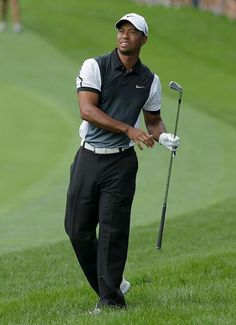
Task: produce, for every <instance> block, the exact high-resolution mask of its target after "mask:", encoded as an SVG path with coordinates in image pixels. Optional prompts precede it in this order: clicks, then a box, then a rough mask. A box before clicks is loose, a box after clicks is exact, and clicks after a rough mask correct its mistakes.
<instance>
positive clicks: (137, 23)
mask: <svg viewBox="0 0 236 325" xmlns="http://www.w3.org/2000/svg"><path fill="white" fill-rule="evenodd" d="M122 21H129V22H130V23H131V24H132V25H134V27H135V28H137V29H138V30H140V31H141V32H143V33H144V34H145V35H146V36H147V35H148V25H147V23H146V20H145V19H144V18H143V17H142V16H140V15H137V14H135V13H131V14H126V15H124V16H123V17H122V18H120V19H119V20H118V21H117V22H116V24H115V27H116V28H118V27H119V25H120V23H121V22H122Z"/></svg>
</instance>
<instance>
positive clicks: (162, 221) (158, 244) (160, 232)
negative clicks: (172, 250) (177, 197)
mask: <svg viewBox="0 0 236 325" xmlns="http://www.w3.org/2000/svg"><path fill="white" fill-rule="evenodd" d="M165 217H166V204H163V207H162V212H161V223H160V228H159V234H158V239H157V249H161V243H162V235H163V230H164V225H165Z"/></svg>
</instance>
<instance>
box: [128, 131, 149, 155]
mask: <svg viewBox="0 0 236 325" xmlns="http://www.w3.org/2000/svg"><path fill="white" fill-rule="evenodd" d="M126 134H127V136H128V137H129V138H130V140H132V141H133V142H134V143H135V144H137V146H138V147H139V149H140V150H143V147H142V144H145V146H146V147H148V148H152V147H153V146H154V144H155V143H154V139H153V135H151V134H148V133H146V132H144V131H143V130H141V129H138V128H134V127H129V128H128V131H127V133H126Z"/></svg>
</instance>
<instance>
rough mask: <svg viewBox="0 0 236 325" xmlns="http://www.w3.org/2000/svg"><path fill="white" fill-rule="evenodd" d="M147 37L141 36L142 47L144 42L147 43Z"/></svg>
mask: <svg viewBox="0 0 236 325" xmlns="http://www.w3.org/2000/svg"><path fill="white" fill-rule="evenodd" d="M147 39H148V38H147V36H146V35H143V36H142V45H144V44H145V43H146V42H147Z"/></svg>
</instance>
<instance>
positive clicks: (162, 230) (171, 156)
mask: <svg viewBox="0 0 236 325" xmlns="http://www.w3.org/2000/svg"><path fill="white" fill-rule="evenodd" d="M181 101H182V91H181V92H180V93H179V100H178V108H177V115H176V120H175V128H174V136H176V133H177V129H178V122H179V112H180V105H181ZM174 157H175V152H171V155H170V162H169V168H168V175H167V182H166V189H165V195H164V200H163V206H162V213H161V221H160V227H159V233H158V238H157V249H161V246H162V238H163V233H164V226H165V218H166V210H167V200H168V192H169V185H170V177H171V171H172V163H173V158H174Z"/></svg>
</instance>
